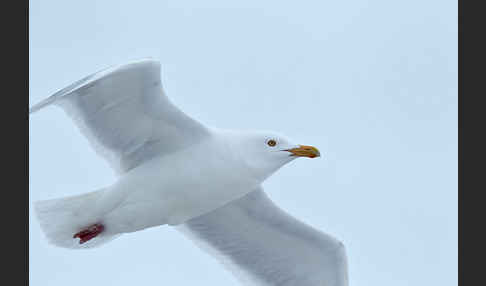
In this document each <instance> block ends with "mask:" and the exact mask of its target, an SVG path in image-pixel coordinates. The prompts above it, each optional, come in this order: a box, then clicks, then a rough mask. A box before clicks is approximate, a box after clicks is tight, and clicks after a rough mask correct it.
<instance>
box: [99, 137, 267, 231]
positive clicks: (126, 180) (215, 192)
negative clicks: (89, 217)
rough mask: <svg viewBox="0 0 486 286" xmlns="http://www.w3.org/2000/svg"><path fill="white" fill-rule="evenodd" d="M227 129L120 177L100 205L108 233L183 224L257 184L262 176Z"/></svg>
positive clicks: (243, 193) (106, 192)
mask: <svg viewBox="0 0 486 286" xmlns="http://www.w3.org/2000/svg"><path fill="white" fill-rule="evenodd" d="M228 133H231V132H228V131H223V130H216V129H215V130H212V131H211V135H210V136H208V137H207V138H206V139H205V140H203V141H201V142H198V143H197V144H194V145H192V146H190V147H188V148H187V149H184V150H180V151H177V152H174V153H171V154H167V155H163V156H159V157H155V158H154V159H152V160H150V161H148V162H147V163H145V164H144V165H141V166H139V167H137V168H135V169H133V170H130V171H129V172H128V173H126V174H125V175H124V176H123V177H120V178H119V180H118V181H117V182H116V183H115V184H113V185H112V186H110V187H109V188H108V189H106V190H105V194H104V195H103V197H102V198H101V199H100V203H99V205H98V211H99V212H100V213H101V215H100V217H103V221H104V222H105V223H106V225H107V226H110V227H107V229H106V233H113V234H114V233H123V232H133V231H138V230H141V229H144V228H147V227H153V226H157V225H162V224H170V225H177V224H181V223H183V222H185V221H187V220H188V219H191V218H194V217H197V216H199V215H202V214H204V213H206V212H208V211H210V210H214V209H216V208H218V207H221V206H223V205H224V204H226V203H228V202H230V201H232V200H234V199H237V198H239V197H242V196H244V195H245V194H247V193H249V192H251V191H252V190H253V189H255V188H256V187H258V186H259V185H260V183H261V182H262V180H263V178H261V177H258V176H255V175H253V174H252V173H251V169H250V168H249V167H248V166H245V165H244V164H243V163H244V161H243V160H241V158H239V157H238V156H235V154H238V153H237V152H234V150H232V149H231V147H230V146H231V144H230V142H228V140H230V139H231V138H232V137H231V136H227V135H228ZM198 162H204V166H202V165H200V164H199V163H198ZM142 217H144V219H141V218H142Z"/></svg>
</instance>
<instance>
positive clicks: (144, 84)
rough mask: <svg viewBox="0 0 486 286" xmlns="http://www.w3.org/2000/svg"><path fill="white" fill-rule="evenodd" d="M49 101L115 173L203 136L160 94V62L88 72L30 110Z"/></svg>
mask: <svg viewBox="0 0 486 286" xmlns="http://www.w3.org/2000/svg"><path fill="white" fill-rule="evenodd" d="M50 104H54V105H58V106H60V107H61V108H63V110H64V111H65V112H66V113H67V114H68V115H69V116H70V117H71V118H72V119H73V121H74V123H75V124H76V125H77V126H78V127H79V129H80V130H81V132H82V133H83V134H84V135H85V136H86V137H87V138H88V140H89V142H90V143H91V145H92V146H93V147H94V149H95V151H96V152H97V153H98V154H99V155H101V156H102V157H104V158H105V159H106V160H107V161H108V162H109V163H110V166H111V167H112V168H113V169H115V171H116V172H117V173H119V174H120V173H124V172H127V171H129V170H130V169H133V168H135V167H137V166H138V165H140V164H142V163H143V162H145V161H147V160H150V159H151V158H153V157H154V156H157V155H162V154H164V153H170V152H173V151H176V150H178V149H182V148H185V147H187V146H189V145H191V144H194V143H197V142H199V141H200V140H201V139H202V138H204V137H205V136H207V135H208V131H207V129H206V128H205V127H204V126H203V125H202V124H200V123H198V122H197V121H195V120H193V119H192V118H190V117H188V116H187V115H185V114H184V113H183V112H182V111H180V110H179V109H178V108H177V107H175V106H174V105H173V104H172V103H171V102H170V101H169V99H168V98H167V97H166V96H165V94H164V91H163V88H162V85H161V82H160V64H159V63H158V62H157V61H153V60H140V61H136V62H132V63H129V64H125V65H121V66H116V67H112V68H108V69H106V70H103V71H100V72H97V73H94V74H92V75H90V76H88V77H86V78H83V79H81V80H79V81H77V82H75V83H73V84H71V85H70V86H68V87H66V88H64V89H62V90H60V91H58V92H57V93H55V94H54V95H52V96H50V97H49V98H47V99H45V100H43V101H42V102H40V103H38V104H36V105H35V106H33V107H32V108H31V109H30V113H34V112H36V111H38V110H39V109H41V108H43V107H45V106H48V105H50Z"/></svg>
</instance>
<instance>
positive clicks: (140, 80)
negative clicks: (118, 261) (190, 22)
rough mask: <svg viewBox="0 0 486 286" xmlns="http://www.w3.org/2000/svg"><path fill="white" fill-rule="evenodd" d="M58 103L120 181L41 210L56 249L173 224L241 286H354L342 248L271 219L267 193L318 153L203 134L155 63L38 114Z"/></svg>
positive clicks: (101, 76) (282, 218)
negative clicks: (285, 172)
mask: <svg viewBox="0 0 486 286" xmlns="http://www.w3.org/2000/svg"><path fill="white" fill-rule="evenodd" d="M51 104H54V105H58V106H60V107H62V108H63V109H64V110H65V111H66V113H67V114H68V115H69V116H70V117H71V118H72V119H73V121H74V122H75V123H76V125H77V126H78V127H79V128H80V130H81V132H82V133H83V134H84V135H85V136H86V137H87V138H88V139H89V142H90V143H91V144H92V146H93V147H94V149H95V150H96V151H97V153H98V154H99V155H100V156H102V157H103V158H105V159H106V160H107V161H108V162H109V163H110V166H111V167H112V168H113V169H114V170H115V171H116V172H117V174H118V178H117V180H116V182H115V183H114V184H112V185H110V186H108V187H105V188H101V189H99V190H96V191H93V192H88V193H84V194H81V195H77V196H71V197H65V198H60V199H54V200H47V201H40V202H36V204H35V207H36V214H37V217H38V218H39V221H40V224H41V227H42V229H43V230H44V232H45V234H46V236H47V238H48V240H49V241H50V242H51V243H53V244H55V245H57V246H61V247H66V248H78V249H79V248H90V247H94V246H99V245H101V244H103V243H106V242H108V241H110V240H111V239H113V238H115V237H117V236H118V235H120V234H123V233H127V232H135V231H140V230H143V229H145V228H148V227H154V226H159V225H165V224H168V225H175V226H178V228H179V229H180V230H182V231H183V232H184V233H186V234H189V235H190V236H192V237H193V238H194V237H195V238H196V240H198V239H200V240H203V241H205V245H207V246H208V247H209V248H212V251H211V252H212V253H220V254H221V255H219V256H218V255H217V256H218V257H223V261H222V262H223V263H225V261H226V262H228V261H231V262H232V263H229V264H231V265H237V266H238V267H237V268H238V269H241V270H242V271H236V272H238V273H240V272H241V273H243V272H244V273H249V274H250V275H247V276H245V275H243V276H245V277H250V278H249V280H245V279H246V278H245V279H243V280H244V281H243V280H242V281H243V282H245V281H246V282H248V281H249V282H248V283H250V284H255V283H256V284H260V285H300V286H304V285H330V286H344V285H347V270H346V258H345V253H344V250H343V247H342V244H341V243H340V242H339V241H337V240H335V239H334V238H332V237H330V236H328V235H326V234H323V233H321V232H319V231H317V230H315V229H313V228H311V227H309V226H307V225H305V224H303V223H301V222H299V221H297V220H295V219H293V218H292V217H290V216H288V215H287V214H285V213H284V212H282V211H281V210H279V209H278V208H276V207H275V206H274V205H273V204H272V203H271V201H270V200H269V199H268V198H267V197H266V196H265V195H264V194H263V191H262V188H261V184H262V182H263V181H264V180H265V179H266V178H268V177H269V176H270V175H272V174H273V173H274V172H275V171H277V170H278V169H279V168H280V167H282V166H284V165H285V164H287V163H289V162H290V161H292V160H294V159H295V158H298V157H309V158H314V157H318V156H319V155H320V154H319V152H318V150H317V149H316V148H314V147H312V146H305V145H297V144H294V143H291V140H289V139H287V138H285V137H284V136H282V135H280V134H277V133H274V132H266V131H265V132H262V131H245V132H242V131H233V130H222V129H217V128H213V127H209V126H205V125H203V124H201V123H199V122H198V121H196V120H194V119H192V118H190V117H189V116H187V115H186V114H184V113H183V112H182V111H180V110H179V109H178V108H177V107H175V106H174V105H173V104H172V103H171V102H170V101H169V100H168V98H167V97H166V96H165V93H164V91H163V89H162V86H161V84H160V65H159V63H158V62H156V61H153V60H142V61H137V62H133V63H130V64H126V65H122V66H118V67H114V68H110V69H107V70H104V71H101V72H98V73H95V74H93V75H91V76H88V77H86V78H84V79H82V80H80V81H78V82H75V83H73V84H72V85H70V86H68V87H66V88H64V89H62V90H60V91H59V92H57V93H56V94H54V95H52V96H51V97H49V98H47V99H46V100H44V101H42V102H40V103H39V104H37V105H35V106H34V107H32V108H31V113H33V112H35V111H37V110H40V109H42V108H43V107H46V106H49V105H51ZM228 259H229V260H228ZM225 264H228V263H225ZM322 267H324V268H325V269H322ZM239 276H241V277H243V276H242V275H239Z"/></svg>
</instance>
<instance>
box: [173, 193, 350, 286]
mask: <svg viewBox="0 0 486 286" xmlns="http://www.w3.org/2000/svg"><path fill="white" fill-rule="evenodd" d="M177 228H178V230H180V231H182V232H183V233H184V234H186V235H188V236H189V237H190V238H191V239H193V240H194V242H195V243H196V244H197V245H198V246H200V247H201V248H202V249H204V250H206V251H207V252H208V253H210V254H212V255H213V256H214V257H216V258H217V259H218V260H219V261H220V262H222V263H223V264H224V265H225V266H226V267H227V268H228V269H229V270H230V271H231V272H232V273H233V274H234V275H235V276H236V277H237V278H238V279H239V280H240V281H241V282H243V283H244V284H248V285H282V286H283V285H286V286H290V285H292V286H297V285H298V286H317V285H326V286H346V285H348V276H347V275H348V274H347V260H346V254H345V249H344V246H343V244H342V243H341V242H339V241H338V240H336V239H334V238H333V237H331V236H329V235H327V234H325V233H322V232H320V231H317V230H315V229H314V228H312V227H310V226H308V225H306V224H304V223H302V222H300V221H298V220H296V219H295V218H293V217H291V216H290V215H288V214H287V213H285V212H284V211H282V210H281V209H279V208H278V207H277V206H276V205H275V204H274V203H273V202H272V201H271V200H270V199H269V198H268V197H267V196H266V194H265V193H264V192H263V190H262V189H261V188H260V189H258V190H256V191H253V192H251V193H249V194H248V195H246V196H245V197H243V198H241V199H238V200H236V201H233V202H231V203H230V204H228V205H225V206H224V207H221V208H219V209H216V210H214V211H212V212H210V213H208V214H205V215H203V216H200V217H197V218H193V219H191V220H189V221H188V222H186V223H185V224H183V225H180V226H177Z"/></svg>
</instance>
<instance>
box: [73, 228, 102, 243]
mask: <svg viewBox="0 0 486 286" xmlns="http://www.w3.org/2000/svg"><path fill="white" fill-rule="evenodd" d="M104 229H105V227H104V226H103V225H102V224H99V223H96V224H93V225H92V226H90V227H88V228H86V229H84V230H82V231H80V232H78V233H76V234H75V235H74V236H73V238H76V237H79V244H83V243H85V242H86V241H88V240H90V239H92V238H93V237H95V236H97V235H98V234H100V233H101V232H102V231H103V230H104Z"/></svg>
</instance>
